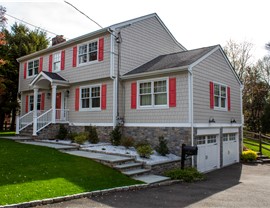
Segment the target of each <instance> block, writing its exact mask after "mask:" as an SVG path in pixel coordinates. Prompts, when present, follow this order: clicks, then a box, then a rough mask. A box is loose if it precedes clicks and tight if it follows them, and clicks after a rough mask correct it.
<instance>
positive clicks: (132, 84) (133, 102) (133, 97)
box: [131, 82, 137, 109]
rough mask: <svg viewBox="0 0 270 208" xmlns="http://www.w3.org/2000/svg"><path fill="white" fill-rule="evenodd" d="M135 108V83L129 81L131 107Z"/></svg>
mask: <svg viewBox="0 0 270 208" xmlns="http://www.w3.org/2000/svg"><path fill="white" fill-rule="evenodd" d="M136 108H137V83H136V82H133V83H131V109H136Z"/></svg>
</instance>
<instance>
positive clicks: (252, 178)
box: [42, 164, 270, 208]
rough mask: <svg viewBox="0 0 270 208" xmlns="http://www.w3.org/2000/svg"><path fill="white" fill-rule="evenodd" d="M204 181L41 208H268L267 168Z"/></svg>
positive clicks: (225, 172)
mask: <svg viewBox="0 0 270 208" xmlns="http://www.w3.org/2000/svg"><path fill="white" fill-rule="evenodd" d="M207 178H208V179H207V181H203V182H197V183H191V184H189V183H179V184H174V185H170V186H163V187H158V188H148V189H145V190H138V191H128V192H120V193H112V194H109V195H105V196H101V197H96V198H91V199H88V198H83V199H78V200H73V201H68V202H63V203H59V204H52V205H46V206H43V207H42V208H52V207H54V208H56V207H59V208H63V207H74V208H75V207H76V208H89V207H134V208H138V207H139V208H150V207H153V208H158V207H198V208H201V207H230V208H232V207H241V208H243V207H252V208H254V207H256V208H257V207H270V165H267V164H265V165H261V164H259V165H242V164H236V165H232V166H229V167H226V168H223V169H220V170H217V171H214V172H211V173H208V174H207Z"/></svg>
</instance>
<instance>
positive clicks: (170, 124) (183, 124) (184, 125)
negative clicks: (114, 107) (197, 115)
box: [124, 123, 191, 127]
mask: <svg viewBox="0 0 270 208" xmlns="http://www.w3.org/2000/svg"><path fill="white" fill-rule="evenodd" d="M124 126H126V127H191V124H190V123H125V124H124Z"/></svg>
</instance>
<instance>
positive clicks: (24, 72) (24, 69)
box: [23, 62, 27, 79]
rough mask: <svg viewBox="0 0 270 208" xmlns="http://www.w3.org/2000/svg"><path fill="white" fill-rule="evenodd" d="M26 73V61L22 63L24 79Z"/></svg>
mask: <svg viewBox="0 0 270 208" xmlns="http://www.w3.org/2000/svg"><path fill="white" fill-rule="evenodd" d="M26 74H27V62H25V63H24V66H23V78H24V79H26Z"/></svg>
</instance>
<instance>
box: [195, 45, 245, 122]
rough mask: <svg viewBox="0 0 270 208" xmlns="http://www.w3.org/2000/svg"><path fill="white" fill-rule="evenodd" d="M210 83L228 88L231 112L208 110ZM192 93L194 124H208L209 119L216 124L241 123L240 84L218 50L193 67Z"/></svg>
mask: <svg viewBox="0 0 270 208" xmlns="http://www.w3.org/2000/svg"><path fill="white" fill-rule="evenodd" d="M210 81H212V82H217V83H220V84H224V85H227V86H228V87H230V90H231V111H220V110H213V109H210V87H209V83H210ZM193 93H194V94H193V102H194V123H208V121H209V117H214V119H215V121H216V123H230V120H231V118H235V120H236V122H237V123H238V124H239V123H240V122H241V95H240V84H239V82H238V81H237V79H236V77H235V75H234V74H233V72H232V70H231V68H230V66H229V65H228V63H227V62H226V60H225V58H224V56H223V55H222V53H221V51H220V50H217V51H215V52H214V53H213V54H211V55H210V56H209V57H207V58H206V59H205V60H203V61H202V62H200V63H199V64H198V65H196V66H195V67H193Z"/></svg>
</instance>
